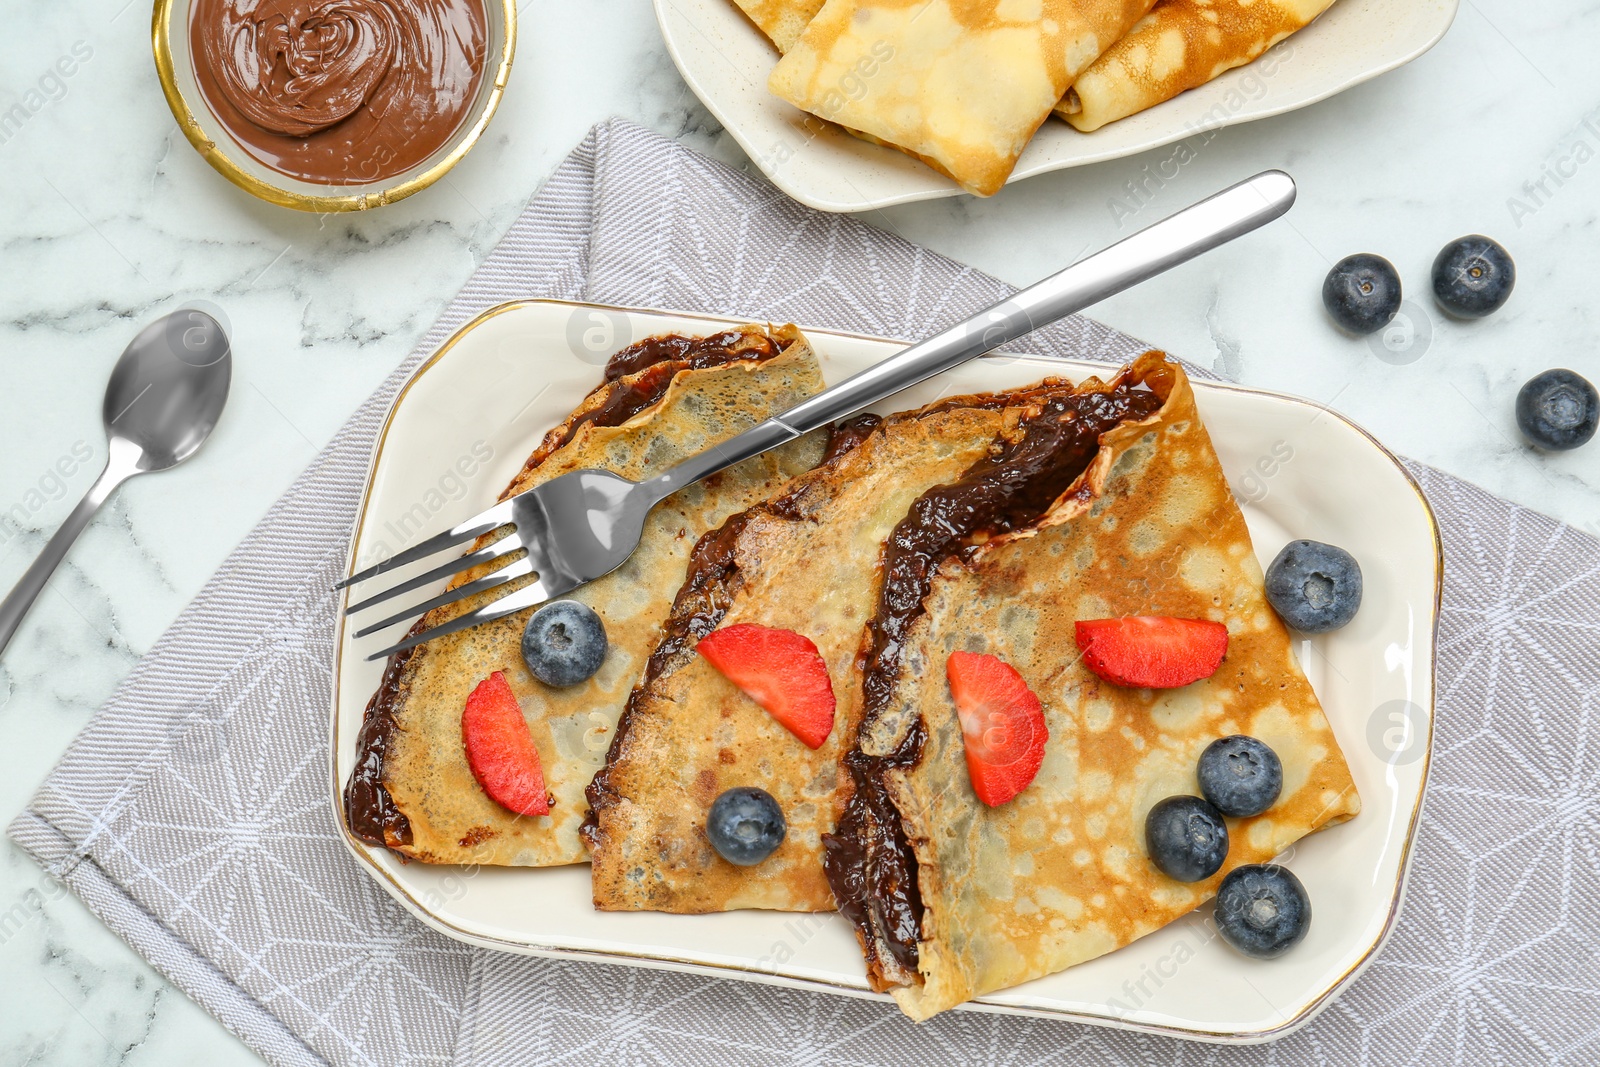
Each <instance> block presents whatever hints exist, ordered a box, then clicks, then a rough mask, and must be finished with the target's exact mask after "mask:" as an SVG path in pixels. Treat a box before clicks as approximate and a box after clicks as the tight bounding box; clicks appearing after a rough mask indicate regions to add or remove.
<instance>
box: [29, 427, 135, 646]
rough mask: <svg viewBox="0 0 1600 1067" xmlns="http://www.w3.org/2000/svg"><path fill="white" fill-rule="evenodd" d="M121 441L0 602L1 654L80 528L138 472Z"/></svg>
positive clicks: (114, 446)
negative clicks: (86, 489) (80, 498)
mask: <svg viewBox="0 0 1600 1067" xmlns="http://www.w3.org/2000/svg"><path fill="white" fill-rule="evenodd" d="M121 443H122V442H119V441H112V443H111V457H110V458H109V459H108V460H107V461H106V469H105V470H103V471H101V472H100V477H99V478H96V479H95V483H94V484H93V485H91V486H90V487H89V491H88V492H87V493H85V494H84V495H83V499H82V500H80V501H78V506H77V507H75V508H73V509H72V514H70V515H68V516H67V519H66V521H65V522H63V523H62V524H61V529H59V530H57V531H56V532H55V534H54V536H52V537H51V538H50V540H49V542H47V543H46V544H45V546H44V551H43V552H40V553H39V558H38V559H36V560H34V561H33V564H32V565H31V566H29V567H28V569H27V570H26V571H24V572H23V575H22V577H21V578H20V579H18V581H17V584H16V587H15V588H13V589H12V590H11V592H10V594H9V595H7V597H6V598H5V600H3V601H0V652H4V651H5V647H6V646H7V645H9V644H10V643H11V635H12V634H14V633H16V632H17V627H18V626H21V625H22V619H23V616H25V615H27V614H28V609H29V608H31V607H33V602H34V601H35V600H36V599H38V596H39V594H40V593H42V592H44V587H45V583H46V582H48V581H49V580H50V576H51V575H52V574H54V573H55V571H56V567H58V566H60V564H61V561H62V560H63V559H65V558H66V556H67V551H68V550H69V549H71V548H72V544H73V542H74V541H76V540H77V539H78V535H79V534H80V533H82V532H83V528H84V527H85V526H87V525H89V520H90V519H92V518H94V516H95V512H97V511H99V510H100V505H102V504H104V503H105V502H106V499H107V498H108V497H110V496H111V493H112V491H113V490H115V489H116V488H117V486H119V485H121V484H122V483H123V482H125V481H127V480H128V479H129V478H131V477H133V476H134V475H135V474H138V473H139V469H138V467H137V466H135V465H134V462H133V460H134V459H136V453H137V450H136V449H131V450H130V449H121V448H118V447H117V446H118V445H119V444H121Z"/></svg>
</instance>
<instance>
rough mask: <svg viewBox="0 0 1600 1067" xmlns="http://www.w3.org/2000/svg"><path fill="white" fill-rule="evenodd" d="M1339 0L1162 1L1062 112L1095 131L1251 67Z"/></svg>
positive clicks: (1081, 79)
mask: <svg viewBox="0 0 1600 1067" xmlns="http://www.w3.org/2000/svg"><path fill="white" fill-rule="evenodd" d="M1332 4H1333V0H1161V2H1160V3H1158V4H1157V5H1156V6H1155V8H1154V9H1153V10H1152V11H1151V12H1150V13H1149V14H1148V15H1146V16H1145V17H1144V18H1142V19H1140V20H1139V23H1138V25H1136V26H1134V27H1133V29H1132V30H1130V31H1129V32H1128V35H1127V36H1126V37H1124V38H1123V39H1122V40H1120V41H1118V42H1117V43H1116V44H1114V45H1112V46H1111V47H1110V48H1109V49H1107V50H1106V53H1105V55H1103V56H1101V57H1100V58H1099V59H1098V60H1096V61H1095V62H1094V64H1093V65H1092V66H1090V67H1089V69H1088V70H1086V71H1084V72H1083V73H1082V74H1081V75H1079V76H1078V80H1077V81H1076V82H1074V83H1073V85H1072V88H1071V89H1070V90H1068V92H1067V95H1066V96H1065V97H1064V98H1063V99H1062V101H1061V104H1060V105H1059V106H1058V107H1057V109H1056V110H1057V113H1058V114H1060V115H1061V117H1062V118H1064V119H1066V120H1067V121H1068V122H1070V123H1072V125H1073V126H1074V127H1076V128H1077V129H1079V130H1082V131H1083V132H1084V133H1088V132H1090V131H1091V130H1098V129H1099V128H1100V127H1102V126H1104V125H1105V124H1106V123H1108V122H1115V121H1116V120H1117V119H1120V118H1126V117H1127V116H1129V115H1132V114H1135V113H1136V112H1139V111H1143V110H1144V109H1145V108H1148V107H1154V106H1155V105H1156V104H1159V103H1161V102H1162V101H1164V100H1171V99H1172V98H1173V97H1175V96H1177V95H1178V94H1179V93H1181V92H1184V91H1185V90H1188V89H1193V88H1196V87H1197V86H1201V85H1204V84H1205V83H1206V82H1208V81H1211V80H1212V79H1213V78H1216V77H1218V76H1219V75H1221V74H1223V73H1224V72H1226V71H1229V70H1232V69H1233V68H1234V67H1238V66H1243V65H1244V64H1246V63H1249V62H1250V61H1251V60H1253V59H1255V58H1256V57H1257V56H1259V55H1260V54H1261V53H1262V52H1265V51H1266V50H1267V49H1269V48H1271V47H1272V46H1273V45H1275V44H1277V43H1278V42H1279V41H1281V40H1283V39H1284V38H1285V37H1288V36H1289V35H1290V34H1291V33H1294V32H1295V31H1297V30H1300V29H1303V28H1304V27H1306V26H1307V25H1309V24H1310V23H1311V21H1312V20H1313V19H1315V18H1316V17H1317V16H1318V15H1320V14H1322V13H1323V12H1324V11H1326V10H1327V9H1328V8H1329V7H1331V6H1332Z"/></svg>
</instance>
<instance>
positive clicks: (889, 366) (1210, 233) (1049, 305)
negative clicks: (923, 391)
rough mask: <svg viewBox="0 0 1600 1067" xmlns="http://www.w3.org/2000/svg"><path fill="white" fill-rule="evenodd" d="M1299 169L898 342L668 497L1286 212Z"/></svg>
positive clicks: (718, 449) (717, 452)
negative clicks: (924, 335) (896, 348)
mask: <svg viewBox="0 0 1600 1067" xmlns="http://www.w3.org/2000/svg"><path fill="white" fill-rule="evenodd" d="M1294 198H1295V185H1294V179H1292V178H1290V177H1289V175H1287V174H1285V173H1284V172H1283V171H1281V170H1269V171H1264V172H1263V173H1261V174H1257V175H1256V176H1255V177H1254V178H1250V179H1248V180H1246V181H1242V182H1240V183H1239V184H1237V185H1233V186H1230V187H1229V188H1227V189H1224V190H1223V191H1222V192H1220V193H1217V194H1216V195H1215V196H1211V197H1208V198H1206V199H1205V200H1202V201H1200V202H1199V203H1197V204H1194V205H1191V206H1190V207H1186V208H1184V209H1183V210H1182V211H1179V212H1178V213H1177V214H1175V215H1171V216H1169V217H1168V218H1165V219H1162V220H1161V221H1160V222H1157V223H1155V224H1153V225H1151V226H1147V227H1145V228H1144V229H1142V230H1140V231H1139V232H1137V233H1135V234H1133V235H1131V236H1129V237H1127V238H1125V239H1123V240H1121V241H1118V242H1117V243H1116V244H1114V245H1112V246H1111V247H1110V248H1107V249H1104V250H1103V251H1100V252H1096V253H1095V254H1094V255H1092V256H1089V257H1088V258H1087V259H1081V260H1079V261H1078V262H1077V263H1074V264H1073V265H1072V266H1070V267H1068V268H1066V269H1065V270H1062V271H1059V272H1057V273H1055V274H1052V275H1051V276H1050V277H1048V278H1046V279H1044V280H1043V281H1041V282H1036V283H1035V284H1033V285H1030V286H1028V288H1026V289H1023V290H1021V291H1020V292H1018V293H1016V294H1014V295H1012V296H1010V297H1008V298H1007V299H1005V300H1002V301H1000V302H999V303H998V304H995V305H994V306H992V307H989V308H986V309H985V310H983V311H980V312H978V314H976V315H974V316H972V317H971V318H969V319H967V320H966V321H964V322H959V323H957V324H956V325H954V326H952V327H950V328H949V329H947V330H945V331H943V332H942V333H939V334H936V335H934V336H933V337H930V338H928V339H927V340H926V341H922V342H921V343H919V344H915V345H912V346H911V347H910V348H907V349H904V350H902V351H900V352H897V353H896V354H895V355H893V356H890V357H889V358H888V359H886V360H883V361H882V362H880V363H877V364H874V365H873V366H871V367H868V368H867V369H866V370H864V371H862V372H861V373H859V374H856V375H853V376H852V377H850V378H846V379H845V380H844V381H842V382H840V383H839V384H838V385H835V386H833V387H832V388H830V389H825V390H823V391H822V392H820V393H818V394H817V395H816V396H813V397H811V398H810V399H807V400H804V401H802V402H801V403H799V404H797V405H795V406H794V407H792V408H790V409H789V410H788V411H785V412H784V413H782V414H781V415H776V416H774V417H773V418H770V419H768V420H767V421H765V422H763V423H760V424H758V425H756V426H753V427H751V428H750V429H748V430H746V431H745V432H744V433H741V434H739V435H737V436H735V437H732V438H730V439H728V440H727V441H724V442H723V443H722V444H720V445H717V446H715V447H713V448H710V449H707V450H706V451H705V452H702V453H700V454H699V455H697V456H692V457H690V458H689V459H687V460H684V461H683V462H682V463H680V464H678V465H677V466H676V467H673V468H672V469H671V470H669V471H667V472H665V473H664V474H661V475H660V476H658V477H657V478H655V479H653V482H654V484H655V487H656V489H657V492H658V493H659V497H658V499H659V498H663V497H666V496H668V495H670V494H671V493H674V492H676V491H677V490H679V489H681V488H683V487H684V486H686V485H689V484H691V483H692V482H697V481H699V480H700V479H701V478H704V477H706V476H708V475H711V474H714V473H716V472H717V471H720V470H723V469H725V468H727V467H731V466H733V465H734V464H735V463H740V462H743V461H744V460H746V459H749V458H750V457H752V456H758V455H760V454H761V453H763V452H766V451H768V450H769V449H773V448H776V447H777V446H779V445H781V444H784V443H785V442H787V441H792V440H794V439H795V438H797V437H799V436H800V435H802V434H805V433H809V432H810V431H812V430H815V429H818V428H820V427H823V426H826V425H828V424H829V423H831V422H833V421H835V420H837V419H842V418H845V417H846V416H849V415H853V414H855V413H856V412H858V411H860V410H862V409H863V408H868V407H871V406H872V405H873V404H876V403H877V402H878V401H880V400H883V399H884V398H886V397H889V396H893V395H894V394H895V393H898V392H900V391H901V390H902V389H908V388H910V387H911V386H913V385H916V384H917V383H918V382H921V381H925V380H927V379H928V378H931V377H933V376H934V375H936V374H940V373H943V372H944V371H947V370H950V369H951V368H952V367H956V366H959V365H961V364H962V363H965V362H966V361H967V360H969V359H973V358H975V357H977V356H981V355H983V354H984V353H985V352H990V351H993V350H994V349H996V348H998V347H1000V346H1001V345H1003V344H1006V343H1007V342H1009V341H1014V340H1016V339H1017V338H1019V337H1022V336H1025V335H1026V334H1029V333H1032V332H1033V331H1034V330H1037V329H1039V328H1040V327H1041V326H1048V325H1049V324H1050V323H1052V322H1055V321H1057V320H1058V319H1063V318H1066V317H1067V316H1068V315H1072V314H1074V313H1076V312H1079V311H1082V310H1083V309H1084V308H1086V307H1088V306H1090V305H1091V304H1096V303H1098V302H1100V301H1101V300H1104V299H1105V298H1106V297H1108V296H1112V295H1114V294H1116V293H1120V292H1122V291H1123V290H1124V289H1128V288H1131V287H1132V286H1135V285H1137V284H1139V283H1140V282H1142V281H1144V280H1146V279H1147V278H1153V277H1154V276H1155V275H1157V274H1160V273H1162V272H1163V271H1165V270H1168V269H1170V268H1172V267H1175V266H1177V265H1178V264H1180V263H1185V262H1188V261H1189V260H1191V259H1193V258H1195V257H1196V256H1198V255H1200V254H1201V253H1202V252H1209V251H1210V250H1211V249H1213V248H1216V247H1217V246H1219V245H1223V244H1226V243H1227V242H1229V241H1231V240H1233V239H1234V238H1235V237H1241V236H1243V235H1244V234H1247V233H1249V232H1250V231H1252V230H1255V229H1257V228H1259V227H1261V226H1264V225H1266V224H1267V223H1269V222H1271V221H1272V220H1274V219H1276V218H1279V217H1280V216H1282V215H1283V213H1284V212H1286V211H1288V210H1289V208H1290V206H1291V205H1293V204H1294Z"/></svg>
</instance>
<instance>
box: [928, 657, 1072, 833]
mask: <svg viewBox="0 0 1600 1067" xmlns="http://www.w3.org/2000/svg"><path fill="white" fill-rule="evenodd" d="M944 669H945V676H946V677H948V678H949V679H950V696H951V697H952V698H954V700H955V702H956V715H957V716H958V717H959V718H960V719H961V737H962V739H963V740H964V741H966V747H967V774H968V775H969V776H970V777H971V778H972V790H973V792H975V793H977V794H978V799H979V800H981V801H983V802H984V803H985V804H987V805H989V806H990V807H991V808H992V807H995V806H997V805H1000V804H1004V803H1005V802H1006V801H1008V800H1010V799H1011V798H1012V797H1014V796H1016V795H1017V794H1018V793H1020V792H1022V791H1023V790H1024V789H1026V788H1028V783H1029V782H1031V781H1033V777H1034V775H1036V774H1038V773H1039V767H1040V765H1041V764H1043V763H1044V743H1045V742H1046V741H1048V740H1049V739H1050V730H1049V728H1048V727H1046V726H1045V723H1044V707H1043V706H1042V705H1041V704H1040V703H1039V698H1038V697H1036V696H1034V695H1033V690H1031V689H1029V688H1028V683H1027V682H1024V681H1023V680H1022V675H1020V674H1018V673H1017V672H1016V670H1015V668H1013V667H1012V666H1011V664H1009V663H1007V662H1006V661H1005V660H1003V659H1000V658H999V657H997V656H981V655H978V654H976V653H972V652H952V653H950V658H949V659H948V660H947V661H946V662H945V668H944Z"/></svg>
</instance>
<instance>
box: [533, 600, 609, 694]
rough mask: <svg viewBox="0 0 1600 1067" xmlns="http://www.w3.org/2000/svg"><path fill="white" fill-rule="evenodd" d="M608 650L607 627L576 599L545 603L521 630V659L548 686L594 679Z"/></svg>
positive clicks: (590, 609) (573, 683)
mask: <svg viewBox="0 0 1600 1067" xmlns="http://www.w3.org/2000/svg"><path fill="white" fill-rule="evenodd" d="M606 647H607V645H606V624H605V623H603V622H601V621H600V616H598V615H596V614H595V613H594V609H593V608H591V607H589V606H588V605H587V604H580V603H578V602H577V601H576V600H555V601H552V602H550V603H549V604H546V605H545V606H544V607H542V608H540V609H539V610H538V611H536V612H534V613H533V618H531V619H529V620H528V626H527V629H525V630H523V631H522V658H523V659H525V660H527V661H528V670H530V671H532V672H533V676H534V677H535V678H537V679H539V681H541V682H543V683H544V684H545V685H554V686H568V685H577V684H578V683H579V682H583V681H587V680H588V679H590V678H592V677H594V672H595V671H597V670H599V669H600V664H601V663H603V662H605V658H606Z"/></svg>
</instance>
